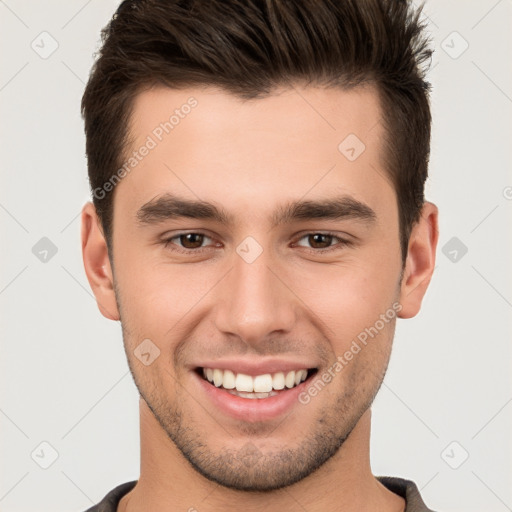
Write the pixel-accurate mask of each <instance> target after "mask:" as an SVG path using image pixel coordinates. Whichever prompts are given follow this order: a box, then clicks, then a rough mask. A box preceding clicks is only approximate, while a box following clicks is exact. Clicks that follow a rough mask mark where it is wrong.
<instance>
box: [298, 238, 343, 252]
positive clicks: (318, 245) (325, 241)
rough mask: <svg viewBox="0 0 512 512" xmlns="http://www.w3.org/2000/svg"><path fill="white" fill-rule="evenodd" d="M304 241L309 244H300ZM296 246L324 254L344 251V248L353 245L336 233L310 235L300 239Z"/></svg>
mask: <svg viewBox="0 0 512 512" xmlns="http://www.w3.org/2000/svg"><path fill="white" fill-rule="evenodd" d="M302 240H306V242H307V244H306V245H304V244H302V243H299V242H301V241H302ZM333 242H337V243H333ZM296 245H297V246H298V247H303V248H304V249H306V250H307V251H309V252H313V253H316V254H323V253H327V252H329V251H334V250H338V249H343V248H344V247H346V246H349V245H351V242H350V241H348V240H344V239H343V238H340V237H339V236H337V235H335V234H334V233H308V234H306V235H304V236H302V237H301V238H299V239H298V240H297V242H296Z"/></svg>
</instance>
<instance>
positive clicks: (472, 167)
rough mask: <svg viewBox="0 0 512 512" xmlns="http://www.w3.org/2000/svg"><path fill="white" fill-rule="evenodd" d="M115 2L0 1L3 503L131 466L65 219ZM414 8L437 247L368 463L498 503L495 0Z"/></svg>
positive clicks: (54, 495)
mask: <svg viewBox="0 0 512 512" xmlns="http://www.w3.org/2000/svg"><path fill="white" fill-rule="evenodd" d="M116 5H117V2H115V1H105V0H103V1H100V0H88V1H84V0H72V1H71V0H68V1H66V2H57V1H56V0H53V1H46V2H36V1H31V2H29V1H21V0H5V1H2V0H0V41H1V48H2V52H1V54H2V65H1V66H0V73H1V75H0V102H1V103H0V108H1V113H0V122H1V125H0V126H1V128H0V129H1V133H0V135H1V144H2V145H1V158H0V165H1V176H0V226H1V228H0V229H1V233H0V234H1V241H2V242H1V245H0V251H1V252H0V258H1V260H0V264H1V267H0V268H1V272H0V307H1V314H2V317H1V341H2V357H1V358H0V375H1V390H2V393H1V400H0V429H1V433H2V434H1V449H2V452H1V457H0V460H1V466H2V468H1V474H2V479H1V483H0V510H2V511H5V512H8V511H9V512H25V511H38V512H45V511H52V512H59V511H62V512H64V511H66V512H67V511H76V512H79V511H83V510H85V509H86V508H88V507H90V506H91V505H92V504H93V503H97V502H98V501H99V500H100V499H101V498H102V497H103V496H104V495H105V494H106V493H107V492H108V491H109V490H110V489H112V488H113V487H115V486H116V485H118V484H120V483H122V482H126V481H128V480H132V479H136V478H138V475H139V436H138V431H139V430H138V429H139V426H138V395H137V391H136V388H135V386H134V384H133V382H132V379H131V376H130V374H129V372H128V365H127V363H126V358H125V354H124V351H123V347H122V339H121V329H120V325H119V324H117V323H114V322H111V321H108V320H106V319H105V318H103V317H102V316H101V315H100V313H99V311H98V309H97V307H96V302H95V300H94V297H93V296H92V294H91V291H90V289H89V285H88V283H87V280H86V276H85V273H84V270H83V265H82V258H81V249H80V233H79V229H80V222H79V213H80V210H81V207H82V205H83V203H84V202H85V201H86V200H88V199H89V197H90V196H89V191H88V183H87V174H86V160H85V156H84V153H85V149H84V147H85V146H84V144H85V140H84V135H83V124H82V120H81V118H80V113H79V105H80V99H81V96H82V93H83V89H84V85H85V82H86V80H87V77H88V73H89V70H90V68H91V65H92V63H93V52H94V51H96V50H97V49H98V47H99V34H100V29H101V28H102V27H103V26H104V25H105V24H106V23H107V21H108V20H109V18H110V16H111V15H112V13H113V12H114V9H115V7H116ZM425 12H426V14H427V15H428V18H429V20H430V30H431V33H432V37H433V40H434V43H435V50H436V52H435V56H434V58H433V62H432V70H431V72H430V74H429V79H430V80H431V81H432V83H433V87H434V89H433V94H432V112H433V116H434V125H433V141H432V158H431V166H430V179H429V181H428V186H427V196H428V198H429V199H430V200H432V201H433V202H435V203H436V204H437V205H438V206H439V208H440V212H441V217H440V229H441V235H440V246H439V251H438V262H437V268H436V271H435V275H434V278H433V281H432V284H431V286H430V289H429V291H428V292H427V296H426V299H425V301H424V306H423V310H422V312H421V313H420V315H419V316H418V317H416V318H414V319H411V320H399V321H398V327H397V335H396V339H395V345H394V349H393V355H392V359H391V364H390V367H389V370H388V374H387V377H386V379H385V383H384V385H383V387H382V389H381V391H380V394H379V396H378V398H377V400H376V403H375V405H374V408H373V432H372V442H371V448H372V468H373V471H374V473H375V474H377V475H394V476H402V477H405V478H409V479H412V480H414V481H415V482H416V483H417V485H418V487H419V488H420V489H421V492H422V494H423V496H424V498H425V501H426V502H427V504H428V505H429V506H430V507H432V508H434V509H435V510H446V511H465V512H470V511H486V512H502V511H506V510H512V482H511V474H512V471H511V469H512V460H511V459H512V440H511V432H512V403H511V402H512V386H511V381H512V377H511V371H510V370H511V360H512V357H511V344H510V339H511V331H512V329H511V324H512V322H511V321H510V320H511V313H512V286H511V284H512V283H511V281H512V279H511V272H510V262H511V261H512V258H511V256H512V254H511V253H512V250H511V249H512V244H511V237H510V232H511V231H510V227H511V217H512V174H511V172H510V165H511V156H510V146H511V143H512V126H511V122H510V120H511V115H512V67H511V62H512V50H511V48H512V45H511V42H512V37H511V28H512V27H511V20H512V2H511V1H510V0H500V1H496V0H481V1H480V0H479V1H476V0H474V1H467V0H464V1H463V0H458V1H452V2H446V1H444V0H430V1H427V4H426V11H425ZM44 31H46V32H48V33H49V34H50V36H47V35H40V34H41V33H42V32H44ZM454 32H457V33H456V34H454ZM53 40H55V41H56V42H57V43H58V48H57V49H56V50H55V51H54V53H52V54H51V55H49V56H47V55H43V56H44V57H46V58H42V56H41V55H40V54H41V53H43V52H49V51H50V50H51V49H52V44H55V43H54V42H53ZM466 42H467V44H468V45H469V47H468V48H467V49H466V51H464V52H463V53H461V52H462V50H464V48H465V45H466ZM31 45H33V46H34V47H35V48H37V50H38V52H39V53H37V52H36V51H35V50H34V49H33V48H32V46H31ZM43 237H47V238H48V239H50V240H51V241H52V243H53V244H54V245H55V246H56V248H57V253H56V254H55V255H53V256H52V255H51V253H49V254H48V255H47V261H46V262H43V261H41V260H40V259H39V258H38V257H36V255H35V254H34V253H33V252H32V248H33V247H34V246H35V245H36V243H37V242H38V241H39V240H40V239H41V238H43ZM453 237H456V238H457V240H455V241H454V240H452V238H453ZM447 244H448V245H447ZM453 244H455V245H453ZM461 244H464V246H465V247H467V254H463V251H462V250H461V248H462V245H461ZM36 247H38V246H36ZM443 248H444V252H445V253H446V254H444V253H443ZM453 251H456V252H453ZM35 252H36V253H37V251H35ZM39 257H43V255H41V254H40V255H39ZM452 260H455V261H452ZM507 263H508V265H507ZM42 442H46V443H49V444H50V445H51V447H52V448H51V447H49V446H48V445H41V443H42ZM454 442H455V443H454ZM53 450H55V451H56V452H58V458H57V459H56V460H55V462H53V464H52V465H51V466H50V467H48V469H43V468H42V467H41V465H47V464H49V463H50V462H51V461H52V453H53ZM466 455H468V458H467V460H465V461H464V458H465V457H466ZM451 466H452V467H451ZM457 466H458V467H457ZM454 467H457V469H454ZM196 507H197V508H198V510H199V511H200V510H201V507H200V504H196Z"/></svg>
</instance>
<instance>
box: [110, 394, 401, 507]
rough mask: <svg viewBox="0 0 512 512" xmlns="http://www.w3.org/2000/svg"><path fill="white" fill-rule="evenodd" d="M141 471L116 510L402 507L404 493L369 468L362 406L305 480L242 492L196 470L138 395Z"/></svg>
mask: <svg viewBox="0 0 512 512" xmlns="http://www.w3.org/2000/svg"><path fill="white" fill-rule="evenodd" d="M140 426H141V429H140V433H141V474H140V478H139V480H138V482H137V485H136V486H135V487H134V489H133V490H132V491H131V492H129V493H128V494H127V495H125V496H124V497H123V498H122V499H121V502H120V504H119V507H118V512H143V511H145V510H160V511H161V512H174V511H178V510H181V511H183V510H187V511H190V512H194V511H200V512H214V511H218V510H237V509H238V508H239V507H240V504H241V503H243V507H244V512H255V511H261V510H262V509H264V510H265V512H278V511H279V512H282V511H284V510H296V509H297V508H299V509H300V508H302V509H304V510H307V511H308V512H320V511H325V510H333V511H334V510H340V511H343V512H355V511H359V512H360V511H368V512H370V511H379V512H403V511H404V510H405V502H404V500H403V498H401V497H399V496H398V495H396V494H394V493H392V492H391V491H389V490H388V489H387V488H386V487H384V486H383V485H382V484H381V483H380V482H379V481H378V480H376V479H375V477H374V476H373V475H372V473H371V469H370V460H369V440H370V426H371V411H370V410H368V411H366V413H365V414H363V416H362V417H361V419H360V420H359V422H358V423H357V425H356V426H355V427H354V429H353V430H352V432H351V434H350V435H349V437H348V438H347V439H346V441H345V442H344V443H343V445H342V446H341V448H340V449H339V450H338V452H337V453H336V455H334V456H333V457H331V459H329V460H328V461H327V462H326V463H325V464H324V465H323V466H321V467H320V468H319V469H317V470H316V471H315V472H313V473H312V474H310V475H309V476H308V477H306V478H304V479H303V480H301V481H299V482H297V483H295V484H293V485H290V486H288V487H286V488H283V489H278V490H275V491H269V492H244V491H237V490H233V489H229V488H226V487H222V486H220V485H218V484H216V483H214V482H211V481H210V480H208V479H206V478H204V477H203V476H202V475H201V474H199V473H198V472H197V471H196V470H195V469H194V468H193V467H192V466H191V465H190V464H189V462H188V461H187V460H186V459H185V458H184V457H183V455H182V454H181V452H180V451H179V450H178V449H177V448H176V446H175V445H174V443H173V442H172V441H171V440H170V439H169V438H168V437H167V435H166V433H165V432H164V431H163V430H162V428H161V427H160V425H159V424H158V421H157V420H156V418H155V417H154V416H153V414H152V412H151V411H150V409H149V408H148V407H147V405H146V403H145V402H144V400H142V399H141V400H140Z"/></svg>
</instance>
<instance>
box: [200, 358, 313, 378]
mask: <svg viewBox="0 0 512 512" xmlns="http://www.w3.org/2000/svg"><path fill="white" fill-rule="evenodd" d="M195 367H196V368H212V369H215V368H218V369H219V370H231V371H232V372H234V373H243V374H245V375H251V376H253V377H254V376H256V375H264V374H265V373H277V372H290V371H292V370H303V369H306V370H309V369H313V368H316V365H314V364H311V363H306V362H304V361H292V360H284V359H265V360H259V361H256V360H250V359H217V360H215V361H203V362H201V363H198V364H197V365H196V366H195Z"/></svg>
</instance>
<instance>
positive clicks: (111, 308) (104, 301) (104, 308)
mask: <svg viewBox="0 0 512 512" xmlns="http://www.w3.org/2000/svg"><path fill="white" fill-rule="evenodd" d="M82 257H83V260H84V267H85V273H86V274H87V279H88V281H89V284H90V286H91V289H92V291H93V293H94V296H95V297H96V301H97V303H98V308H99V310H100V312H101V314H102V315H103V316H104V317H105V318H108V319H110V320H119V318H120V316H119V311H118V309H117V302H116V296H115V292H114V279H113V273H112V268H111V266H110V260H109V257H108V247H107V242H106V240H105V237H104V235H103V230H102V228H101V224H100V221H99V218H98V215H97V214H96V208H95V207H94V205H93V204H92V203H91V202H88V203H86V204H85V206H84V207H83V208H82Z"/></svg>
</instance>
